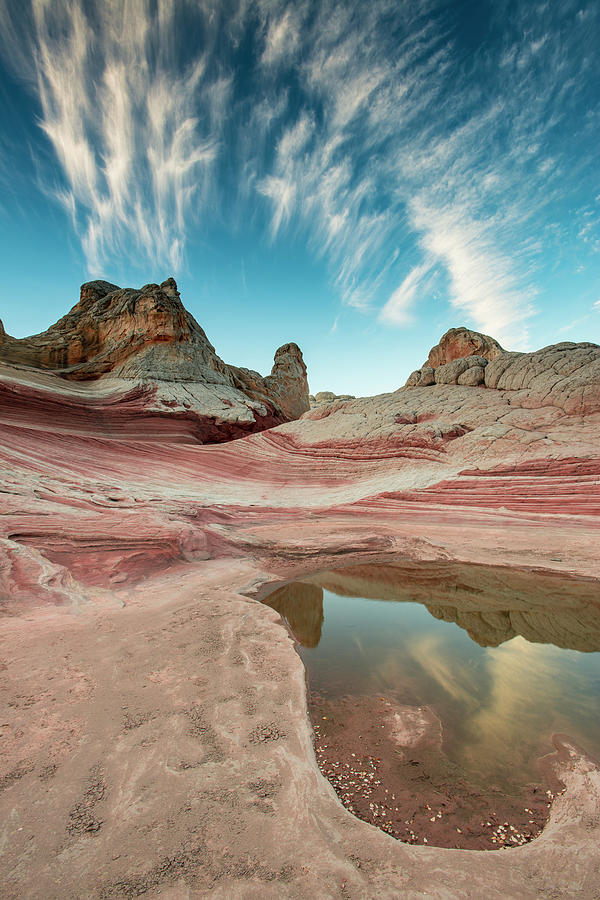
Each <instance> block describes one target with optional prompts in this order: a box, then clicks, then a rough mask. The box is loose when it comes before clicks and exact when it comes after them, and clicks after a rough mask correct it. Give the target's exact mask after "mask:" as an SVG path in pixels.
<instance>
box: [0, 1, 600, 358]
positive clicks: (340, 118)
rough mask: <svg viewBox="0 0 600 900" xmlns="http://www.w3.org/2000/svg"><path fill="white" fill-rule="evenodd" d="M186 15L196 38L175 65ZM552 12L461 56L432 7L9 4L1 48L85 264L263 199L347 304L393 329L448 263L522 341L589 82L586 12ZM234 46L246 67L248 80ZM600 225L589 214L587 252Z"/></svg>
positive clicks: (510, 26)
mask: <svg viewBox="0 0 600 900" xmlns="http://www.w3.org/2000/svg"><path fill="white" fill-rule="evenodd" d="M184 7H185V12H186V15H189V16H190V17H192V18H193V19H194V22H195V23H196V24H197V25H198V26H199V27H198V33H201V34H202V35H203V43H202V47H201V48H198V50H197V51H195V52H193V51H192V52H191V53H190V54H189V57H185V64H184V62H182V53H183V50H182V45H185V44H186V42H185V41H184V40H182V39H181V38H182V36H181V34H180V32H179V31H178V28H179V26H180V23H181V21H182V19H181V17H180V15H179V13H181V11H182V9H183V8H184ZM590 8H591V7H590ZM586 14H587V13H586ZM560 15H562V13H560V11H559V10H558V7H557V6H556V5H551V4H549V5H548V7H547V9H546V10H545V11H540V10H539V9H538V10H537V12H535V11H532V10H530V9H529V8H528V7H527V4H522V5H521V6H520V7H519V8H518V9H515V10H514V11H513V12H511V14H510V16H509V20H507V21H506V22H503V26H505V27H503V29H502V34H503V38H502V40H503V43H502V45H501V46H500V45H498V46H496V47H493V46H490V47H489V48H488V49H489V58H488V57H487V56H486V58H485V59H484V58H480V57H477V58H476V59H475V58H474V59H473V60H470V61H469V63H466V62H465V59H464V56H461V55H460V52H457V50H458V41H459V40H460V36H457V33H456V32H453V30H452V29H453V20H452V16H451V15H449V14H448V13H447V10H445V7H444V6H443V5H442V4H439V2H438V0H411V2H410V3H406V4H401V9H400V7H399V5H398V3H397V0H373V2H372V3H369V4H360V3H344V4H341V3H339V2H336V0H321V2H320V3H319V4H316V5H314V4H312V3H310V2H308V0H297V2H294V3H290V2H289V0H202V2H201V3H199V4H197V3H184V4H182V5H180V4H174V3H172V2H171V0H128V2H125V3H121V4H119V3H116V2H114V0H110V2H109V0H107V2H106V3H100V4H95V5H92V6H90V5H89V4H88V3H87V2H86V0H68V2H67V0H0V33H1V34H0V42H2V44H3V47H4V54H5V56H6V58H7V59H9V60H11V62H12V63H13V64H14V65H16V66H17V68H19V69H20V71H21V73H22V74H24V75H25V76H26V77H27V78H28V79H29V82H30V83H32V84H34V85H35V91H36V94H37V96H38V98H39V101H40V106H41V126H42V128H43V129H44V132H45V134H46V135H47V137H48V139H49V141H50V143H51V145H52V147H53V149H54V151H55V154H56V157H57V159H58V160H59V162H60V166H61V169H62V173H63V183H62V184H61V185H60V186H59V187H57V188H56V195H57V196H58V198H59V199H60V201H61V203H62V204H63V205H64V207H65V209H66V210H67V211H68V213H69V215H70V216H71V217H72V219H73V222H74V223H75V226H76V228H77V230H78V233H79V235H80V237H81V241H82V245H83V247H84V249H85V252H86V256H87V258H88V264H89V266H90V269H91V270H92V271H93V272H95V273H96V272H98V273H99V272H100V271H101V269H102V267H103V265H104V264H105V261H106V260H107V259H110V258H111V256H115V255H117V254H123V253H136V254H137V255H138V256H140V257H145V258H146V259H148V260H151V261H152V262H156V261H159V262H160V263H161V264H168V265H169V266H170V267H171V268H174V269H177V268H178V267H180V266H181V265H183V263H184V258H185V246H186V238H187V236H188V232H189V229H190V223H191V222H192V221H194V220H195V218H196V217H202V216H203V215H204V216H205V217H207V218H208V216H209V214H210V218H209V219H208V220H209V222H211V221H213V219H214V218H215V216H221V217H222V218H223V219H225V218H226V216H227V215H229V216H230V217H231V220H230V221H229V222H228V223H227V224H228V225H231V227H232V228H235V227H239V226H238V223H239V222H244V221H246V220H247V219H248V218H249V217H251V218H252V220H253V223H256V222H257V220H258V219H259V216H260V215H261V213H262V214H264V210H265V209H266V210H267V213H268V220H269V221H268V224H267V226H266V228H267V230H269V231H270V234H271V237H272V238H273V239H275V238H278V239H282V238H283V237H284V232H286V230H287V231H288V236H290V235H293V236H294V237H296V238H298V239H303V240H304V241H305V242H306V244H307V245H308V246H309V247H310V248H311V249H312V250H313V252H314V253H315V255H317V256H321V257H322V258H323V259H325V260H326V262H327V265H328V267H329V271H330V273H331V281H332V284H333V285H335V287H336V288H337V290H338V292H339V295H340V297H341V298H342V301H343V303H345V304H347V305H350V306H353V307H356V308H360V309H363V310H365V311H373V309H374V308H375V310H377V309H378V308H380V310H379V320H380V321H381V322H383V323H386V324H389V325H394V324H396V325H397V324H405V323H406V322H407V321H408V320H409V318H410V317H411V316H418V314H419V309H420V301H421V300H424V299H426V298H427V292H428V290H429V285H430V280H432V278H433V275H432V273H433V272H435V273H436V277H438V276H440V275H441V274H442V273H443V272H445V274H446V284H447V292H446V297H445V299H446V300H447V302H448V304H449V305H450V307H451V308H453V309H454V310H456V313H457V315H458V314H459V313H460V315H461V317H463V318H466V319H467V322H466V324H473V326H475V327H478V328H480V329H483V330H485V331H489V332H491V333H492V334H494V335H495V336H497V337H498V338H499V339H501V340H503V341H505V342H506V343H507V344H508V345H511V346H515V347H524V346H525V344H526V342H527V328H526V325H527V320H528V318H529V316H530V315H531V314H532V312H533V304H534V302H535V291H534V289H533V283H534V278H535V266H537V265H539V264H540V261H541V259H542V257H543V256H544V244H545V241H546V240H547V235H548V234H549V232H550V229H551V228H552V221H551V217H550V216H549V214H548V209H550V207H551V204H552V203H553V202H558V203H562V202H563V201H564V198H565V190H566V188H565V183H566V182H565V178H566V176H567V175H569V173H570V172H571V169H570V168H569V165H567V160H568V159H569V157H568V155H567V154H565V153H563V145H562V143H561V141H564V140H566V136H568V129H566V128H565V127H563V126H564V124H565V123H564V120H563V116H564V115H565V110H568V108H569V101H570V99H571V97H572V96H574V95H575V94H576V92H577V91H578V90H582V89H583V88H584V86H585V84H586V83H589V80H590V79H589V75H588V76H586V77H585V78H582V77H579V76H580V75H581V71H583V69H582V67H583V66H584V65H586V63H585V60H584V58H583V57H584V54H583V53H581V54H580V53H579V52H576V51H577V47H578V43H577V42H578V41H581V36H582V32H578V31H577V28H578V27H579V28H581V29H588V28H589V24H585V23H583V24H581V25H577V23H576V22H573V23H572V25H573V27H572V29H569V30H565V29H562V30H561V27H559V26H560V23H559V24H558V25H556V26H554V25H553V23H554V19H553V16H560ZM27 23H28V24H27ZM192 32H193V29H190V33H192ZM243 39H247V40H248V41H250V42H252V41H253V42H254V51H255V60H256V62H255V64H254V65H253V67H252V68H251V70H250V69H248V68H246V69H244V70H243V72H242V77H241V78H240V72H239V71H238V70H237V69H236V64H237V63H236V60H237V59H238V57H237V56H236V53H238V52H239V51H240V47H242V41H243ZM188 49H189V48H188ZM494 54H495V56H494ZM589 56H590V54H589V53H588V54H587V57H589ZM587 57H586V58H587ZM486 67H491V68H493V69H494V77H493V78H489V77H488V76H489V71H488V69H487V68H486ZM578 67H579V68H578ZM580 70H581V71H580ZM548 71H551V72H552V73H553V78H551V79H548V78H545V77H544V76H543V73H544V72H548ZM480 75H481V78H480V77H479V76H480ZM224 150H225V151H226V152H223V151H224ZM224 171H226V177H225V176H224V174H223V173H224ZM578 177H579V176H578ZM578 183H579V184H583V182H581V181H578ZM581 190H583V187H582V188H581ZM596 190H597V189H596ZM257 194H258V195H259V196H260V197H262V198H264V200H263V202H261V203H257V202H256V200H257ZM232 195H234V196H232ZM589 196H594V195H593V194H592V193H591V192H590V193H589ZM261 224H262V220H261ZM597 224H598V222H597V220H596V219H594V220H592V219H590V218H586V219H584V220H583V221H582V222H581V223H580V225H579V240H580V242H581V244H582V248H583V249H582V253H586V254H587V253H591V252H592V251H594V252H598V247H599V246H600V242H599V241H598V237H597V231H598V229H597ZM398 247H399V248H402V253H400V254H399V253H398V252H397V251H396V252H391V248H398ZM419 251H420V252H421V258H420V259H417V260H416V261H415V264H414V267H413V269H412V270H411V271H410V272H409V273H408V274H407V273H406V272H405V271H404V270H402V269H401V268H400V265H401V263H400V260H401V259H406V257H407V256H408V255H409V254H410V255H411V259H412V258H413V257H414V254H415V253H419ZM595 308H597V307H595Z"/></svg>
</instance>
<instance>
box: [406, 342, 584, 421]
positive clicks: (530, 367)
mask: <svg viewBox="0 0 600 900" xmlns="http://www.w3.org/2000/svg"><path fill="white" fill-rule="evenodd" d="M434 384H436V385H442V384H457V385H465V386H472V387H479V386H482V387H483V386H485V387H487V388H493V389H495V390H499V391H515V392H520V394H519V397H518V400H517V402H518V403H520V404H522V405H523V406H525V407H527V406H529V407H542V406H555V407H557V408H559V409H562V410H563V411H564V412H566V413H568V414H569V415H584V414H589V413H592V412H596V411H598V410H600V346H598V344H591V343H586V342H583V343H579V344H574V343H571V342H570V341H564V342H562V343H560V344H552V345H551V346H549V347H544V348H543V349H541V350H536V351H534V352H532V353H515V352H507V351H505V350H503V349H502V347H501V346H500V344H498V343H497V341H495V340H494V339H493V338H490V337H489V336H488V335H485V334H478V333H477V332H473V331H468V330H467V329H466V328H452V329H450V331H448V332H446V334H445V335H444V336H443V337H442V339H441V340H440V342H439V344H437V345H436V346H435V347H432V349H431V350H430V351H429V356H428V358H427V362H425V363H424V364H423V366H422V367H421V368H420V369H417V370H416V371H415V372H412V374H411V375H409V377H408V380H407V382H406V387H428V386H431V385H434Z"/></svg>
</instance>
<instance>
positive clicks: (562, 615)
mask: <svg viewBox="0 0 600 900" xmlns="http://www.w3.org/2000/svg"><path fill="white" fill-rule="evenodd" d="M265 602H266V603H267V604H268V605H270V606H272V607H273V608H274V609H277V610H278V612H279V613H280V614H281V615H282V616H283V617H284V618H285V619H286V620H287V622H288V623H289V626H290V628H291V629H292V631H293V633H294V635H295V637H296V639H297V641H298V642H299V644H300V647H299V650H300V653H301V656H302V658H303V660H304V662H305V665H306V667H307V670H308V676H309V683H310V687H311V690H312V691H315V692H319V693H320V694H322V695H324V696H326V697H329V698H335V697H340V698H341V697H347V696H348V695H355V696H365V695H372V696H374V697H375V696H377V697H378V696H379V695H382V696H385V697H391V698H393V700H394V701H395V702H397V703H400V704H405V705H408V706H410V705H412V706H415V707H417V706H425V705H428V706H430V707H431V708H432V709H433V710H435V712H436V714H437V715H439V717H440V719H441V721H442V724H443V731H444V752H445V753H446V754H447V755H448V757H449V758H450V759H452V760H453V762H454V763H456V764H459V765H460V766H461V767H463V768H465V769H466V770H468V771H469V775H470V777H479V778H481V779H482V780H485V779H489V778H493V779H494V780H496V781H497V783H502V784H506V783H507V782H508V781H510V780H511V779H517V780H520V783H522V784H523V783H525V782H526V781H527V780H535V779H536V777H537V770H536V765H535V761H536V759H537V758H538V757H539V756H542V755H544V754H545V753H547V752H549V751H550V750H551V749H552V744H551V735H552V733H553V732H566V733H568V734H570V735H571V736H572V737H573V738H574V739H575V740H576V741H578V742H579V743H581V744H582V745H583V746H584V747H586V749H587V750H588V751H589V752H590V753H592V754H595V755H598V754H599V752H600V703H599V699H600V652H598V651H600V594H599V587H598V583H597V582H595V581H593V580H590V579H566V578H564V577H563V576H555V575H552V574H550V575H549V574H547V573H540V572H514V571H512V572H511V571H507V570H505V569H500V568H497V567H488V566H473V565H470V566H469V565H461V564H447V563H443V562H442V563H428V564H418V563H403V564H397V565H386V566H361V567H353V568H348V569H341V570H337V571H331V572H326V573H323V574H319V575H316V576H312V577H310V578H308V579H306V580H304V581H303V582H297V583H295V584H290V585H285V586H284V587H282V588H279V590H277V591H276V592H275V593H274V594H272V595H271V596H270V597H268V598H267V599H266V601H265ZM456 626H459V627H458V628H457V627H456Z"/></svg>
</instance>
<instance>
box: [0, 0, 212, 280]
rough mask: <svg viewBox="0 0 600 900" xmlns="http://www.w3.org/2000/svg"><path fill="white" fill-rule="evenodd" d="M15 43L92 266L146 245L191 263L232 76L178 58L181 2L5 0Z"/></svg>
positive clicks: (1, 17)
mask: <svg viewBox="0 0 600 900" xmlns="http://www.w3.org/2000/svg"><path fill="white" fill-rule="evenodd" d="M0 23H1V24H2V26H3V33H4V36H5V43H7V42H8V41H9V40H10V44H11V47H10V49H7V48H6V47H5V50H6V55H7V56H8V55H9V52H11V53H12V49H13V48H15V47H16V48H21V50H20V52H17V54H16V55H13V56H12V61H13V63H14V64H15V65H16V68H17V70H18V71H19V72H20V73H21V74H22V75H24V76H25V77H26V78H27V79H29V81H30V82H32V83H33V84H34V85H35V88H36V92H37V96H38V99H39V103H40V109H41V118H40V124H41V127H42V129H43V131H44V133H45V134H46V136H47V137H48V139H49V140H50V142H51V144H52V146H53V148H54V151H55V153H56V156H57V159H58V160H59V162H60V166H61V171H62V179H61V182H62V183H60V184H58V185H55V186H53V187H52V188H51V190H53V191H54V192H55V194H56V196H57V197H58V198H59V200H60V201H61V202H62V203H63V205H64V206H65V208H66V209H67V210H68V212H69V214H70V215H71V216H72V218H73V223H74V226H75V229H76V231H77V233H78V234H79V236H80V239H81V242H82V245H83V249H84V252H85V254H86V257H87V260H88V266H89V268H90V271H91V272H94V273H98V272H100V271H101V269H102V267H103V265H104V264H105V262H106V259H107V257H109V256H110V255H111V254H115V253H119V252H121V253H122V252H137V253H139V252H142V253H143V254H144V255H146V256H147V257H148V258H149V259H153V260H154V259H160V260H162V261H164V262H167V263H168V264H169V265H170V266H171V267H172V268H173V269H178V268H180V267H181V264H182V259H183V252H184V244H185V228H186V220H187V218H188V217H189V216H190V214H191V212H192V210H193V206H194V203H195V202H197V200H198V198H199V196H200V195H201V194H202V192H203V190H206V189H207V184H208V180H209V178H210V170H211V167H212V165H213V163H214V161H215V158H216V156H217V153H218V149H219V141H220V133H221V128H222V123H223V120H224V106H225V104H226V97H227V89H228V83H227V80H219V79H209V78H208V77H207V75H206V64H205V60H204V58H203V57H202V56H199V58H197V59H196V60H193V61H192V62H190V63H188V64H187V65H185V66H183V67H180V66H179V64H178V60H177V59H176V54H175V53H174V50H173V47H174V37H175V33H176V31H175V29H176V7H175V5H173V4H170V3H168V2H165V0H158V2H156V3H150V0H139V2H136V3H123V4H119V3H111V2H108V3H103V4H97V5H96V6H95V7H93V8H92V9H91V10H90V7H88V6H87V5H86V4H84V3H83V2H82V0H73V2H70V3H65V2H60V0H30V3H29V8H28V9H27V8H26V7H24V6H23V5H22V4H15V3H12V2H11V0H3V2H2V3H1V4H0Z"/></svg>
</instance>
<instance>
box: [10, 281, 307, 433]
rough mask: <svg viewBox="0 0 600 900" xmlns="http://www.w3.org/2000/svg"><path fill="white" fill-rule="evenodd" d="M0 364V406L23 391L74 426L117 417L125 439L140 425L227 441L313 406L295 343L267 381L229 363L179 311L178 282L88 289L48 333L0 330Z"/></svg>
mask: <svg viewBox="0 0 600 900" xmlns="http://www.w3.org/2000/svg"><path fill="white" fill-rule="evenodd" d="M0 363H4V364H5V365H4V366H2V367H1V370H0V377H2V380H3V383H4V384H5V385H6V386H7V388H6V389H7V390H8V393H7V394H6V395H5V397H4V398H3V399H4V404H3V405H6V406H8V407H10V405H11V402H17V403H18V402H19V401H18V399H17V397H16V395H17V394H18V393H20V394H21V398H22V401H23V402H26V403H31V404H33V405H34V406H35V405H38V406H39V405H42V406H43V405H47V406H49V407H51V406H54V407H56V406H57V405H58V406H59V407H60V406H61V405H62V406H64V407H65V417H66V418H67V419H68V420H69V421H72V419H73V417H74V416H78V417H79V419H80V420H85V419H88V418H89V419H90V420H91V422H97V421H98V419H101V420H102V422H104V423H105V424H106V426H107V427H108V428H109V429H111V425H110V420H111V416H112V414H114V417H115V420H116V423H117V427H118V426H121V425H125V427H126V429H127V430H126V431H125V432H124V433H131V425H129V426H128V425H127V423H132V422H134V421H135V425H133V428H134V429H135V430H137V432H138V433H142V434H143V433H146V434H147V435H148V437H151V438H152V437H154V434H155V433H156V431H158V432H160V433H162V434H163V435H164V434H165V433H169V432H170V433H171V435H172V437H173V438H174V439H177V437H178V435H179V434H182V433H183V434H189V435H190V436H191V437H193V439H194V440H197V441H201V442H202V443H211V442H218V441H227V440H231V439H232V438H236V437H240V436H241V435H243V434H249V433H252V432H255V431H261V430H262V429H264V428H270V427H272V426H273V425H277V424H281V423H282V422H285V421H288V420H289V419H295V418H298V417H299V416H301V415H302V413H303V412H305V411H306V410H307V409H308V408H309V400H308V383H307V379H306V366H305V365H304V361H303V359H302V353H301V352H300V349H299V348H298V346H297V345H296V344H285V345H284V346H283V347H280V348H279V349H278V350H277V352H276V353H275V361H274V365H273V369H272V371H271V374H270V375H267V376H266V377H265V378H263V377H262V376H261V375H259V374H258V372H253V371H251V370H249V369H243V368H238V367H236V366H229V365H227V364H226V363H224V362H223V360H222V359H221V358H220V357H219V356H217V354H216V352H215V348H214V347H213V346H212V344H211V343H210V341H209V340H208V338H207V337H206V334H205V333H204V331H203V329H202V328H201V327H200V325H198V323H197V322H196V320H195V319H194V317H193V316H192V315H190V313H189V312H188V311H187V310H186V309H185V307H184V306H183V303H182V302H181V298H180V296H179V291H178V290H177V285H176V283H175V281H174V279H173V278H168V279H167V280H166V281H164V282H163V283H162V284H160V285H158V284H147V285H145V286H144V287H143V288H141V289H140V290H133V289H130V288H127V289H121V288H118V287H117V286H116V285H114V284H109V283H108V282H106V281H92V282H89V283H87V284H84V285H82V287H81V295H80V300H79V303H77V304H76V305H75V306H74V307H73V309H72V310H71V311H70V312H69V313H67V315H66V316H63V318H62V319H60V320H59V321H58V322H57V323H56V324H55V325H52V326H51V327H50V328H49V329H48V330H47V331H45V332H43V333H41V334H37V335H33V336H32V337H28V338H22V339H16V338H13V337H11V336H10V335H7V334H6V333H5V332H4V329H2V331H1V333H0ZM15 367H16V368H15ZM65 382H66V383H65ZM73 382H75V383H76V384H73V385H72V386H69V385H70V384H71V383H73ZM11 385H16V386H17V387H16V388H15V387H12V388H11ZM40 390H41V391H42V393H41V394H40ZM54 411H55V412H56V409H55V410H54ZM62 418H63V417H62V416H61V415H60V413H59V414H58V416H57V420H58V424H59V427H60V425H61V424H62V421H61V420H62ZM146 426H148V427H149V431H145V428H146ZM83 427H84V430H85V426H83ZM99 430H100V431H102V428H101V424H100V427H99ZM119 433H123V432H119Z"/></svg>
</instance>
